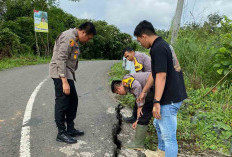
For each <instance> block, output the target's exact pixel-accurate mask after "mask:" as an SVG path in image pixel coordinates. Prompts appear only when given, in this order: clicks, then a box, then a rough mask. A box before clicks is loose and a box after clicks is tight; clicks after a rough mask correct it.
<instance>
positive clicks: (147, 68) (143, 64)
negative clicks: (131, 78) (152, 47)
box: [134, 51, 151, 72]
mask: <svg viewBox="0 0 232 157" xmlns="http://www.w3.org/2000/svg"><path fill="white" fill-rule="evenodd" d="M134 65H135V71H136V72H151V58H150V57H149V56H148V55H146V54H144V53H141V52H138V51H135V56H134Z"/></svg>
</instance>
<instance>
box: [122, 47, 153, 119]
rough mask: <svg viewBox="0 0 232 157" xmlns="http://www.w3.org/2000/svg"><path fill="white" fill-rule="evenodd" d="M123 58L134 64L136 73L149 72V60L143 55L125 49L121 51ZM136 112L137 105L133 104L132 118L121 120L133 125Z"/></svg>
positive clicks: (130, 49) (127, 48)
mask: <svg viewBox="0 0 232 157" xmlns="http://www.w3.org/2000/svg"><path fill="white" fill-rule="evenodd" d="M123 56H124V57H125V58H126V59H127V60H129V61H132V62H134V67H135V71H136V73H138V72H151V58H150V57H149V56H148V55H146V54H145V53H141V52H138V51H134V50H133V49H132V48H130V47H126V48H125V49H124V50H123ZM136 112H137V105H136V104H135V105H134V107H133V111H132V116H131V117H123V120H124V121H125V122H127V123H134V122H135V121H136V118H137V115H136Z"/></svg>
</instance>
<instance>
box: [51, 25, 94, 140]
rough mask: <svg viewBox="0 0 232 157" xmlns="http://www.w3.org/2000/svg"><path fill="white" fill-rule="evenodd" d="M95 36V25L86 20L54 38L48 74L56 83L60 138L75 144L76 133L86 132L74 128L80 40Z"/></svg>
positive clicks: (56, 108)
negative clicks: (76, 73)
mask: <svg viewBox="0 0 232 157" xmlns="http://www.w3.org/2000/svg"><path fill="white" fill-rule="evenodd" d="M94 35H96V30H95V26H94V25H93V24H92V23H91V22H86V23H83V24H81V25H80V26H79V27H78V28H73V29H69V30H67V31H64V32H62V33H61V34H60V35H59V36H58V37H57V39H56V41H55V45H54V49H53V56H52V60H51V62H50V65H49V74H50V77H51V78H52V79H53V81H54V85H55V122H56V126H57V128H58V135H57V138H56V140H57V141H60V142H65V143H76V142H77V140H76V139H75V138H74V137H73V136H77V135H84V132H83V131H80V130H76V129H75V128H74V119H75V118H76V112H77V106H78V96H77V92H76V89H75V85H74V81H76V78H75V71H76V70H77V68H78V57H79V55H80V49H79V43H86V42H88V41H89V40H91V39H92V38H93V36H94ZM65 123H66V124H67V128H66V125H65Z"/></svg>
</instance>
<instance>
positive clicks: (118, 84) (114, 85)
mask: <svg viewBox="0 0 232 157" xmlns="http://www.w3.org/2000/svg"><path fill="white" fill-rule="evenodd" d="M121 84H122V81H121V80H113V81H112V83H111V91H112V93H115V91H116V87H118V86H120V85H121Z"/></svg>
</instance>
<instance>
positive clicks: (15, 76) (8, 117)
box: [0, 61, 117, 157]
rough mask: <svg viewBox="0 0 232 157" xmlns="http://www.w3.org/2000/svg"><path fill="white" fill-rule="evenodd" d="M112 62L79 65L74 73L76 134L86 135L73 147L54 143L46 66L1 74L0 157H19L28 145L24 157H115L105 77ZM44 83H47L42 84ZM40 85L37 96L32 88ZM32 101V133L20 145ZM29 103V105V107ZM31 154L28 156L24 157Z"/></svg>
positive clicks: (51, 88) (50, 84)
mask: <svg viewBox="0 0 232 157" xmlns="http://www.w3.org/2000/svg"><path fill="white" fill-rule="evenodd" d="M115 62H116V61H83V62H80V63H79V69H78V70H77V72H76V76H77V83H76V89H77V93H78V96H79V107H78V112H77V118H76V120H75V123H76V128H77V129H81V130H83V131H85V135H84V136H82V137H78V138H77V139H78V142H77V144H72V145H69V144H64V143H60V142H56V140H55V138H56V134H57V129H56V126H55V123H54V97H55V96H54V85H53V81H52V80H51V79H50V78H48V64H44V65H36V66H26V67H20V68H14V69H10V70H5V71H1V72H0V89H1V91H0V152H1V153H0V157H16V156H20V157H21V156H22V154H23V153H24V152H23V153H22V154H21V155H20V146H21V147H22V148H24V147H25V146H22V145H27V144H28V143H29V144H30V145H29V149H30V150H29V151H28V150H26V151H27V153H26V154H24V156H28V155H30V156H32V157H64V156H77V157H78V156H81V157H82V156H83V157H91V156H94V157H95V156H96V157H102V156H105V157H107V156H113V154H114V149H115V145H114V143H113V140H112V127H113V124H115V123H116V122H117V119H116V116H115V112H114V108H115V107H116V106H117V102H116V101H115V99H114V98H113V95H112V94H111V92H110V86H109V84H108V74H107V73H108V71H109V70H110V67H111V66H112V65H113V64H114V63H115ZM45 79H46V80H45ZM43 80H44V83H43V84H41V87H40V88H39V90H38V91H37V95H36V96H34V97H33V96H31V95H32V93H33V91H34V90H35V88H36V87H37V86H38V85H39V84H40V83H41V82H42V81H43ZM31 98H34V101H33V103H32V104H33V108H32V110H31V111H32V112H31V117H30V119H29V121H28V122H27V123H26V124H25V126H29V127H30V132H29V134H27V135H26V136H25V137H27V138H28V139H29V141H26V144H25V143H24V142H25V141H21V142H20V140H21V132H22V127H23V124H22V123H23V119H24V114H25V109H26V106H27V104H28V103H29V102H28V100H29V99H31ZM30 103H31V102H30ZM28 152H29V154H28Z"/></svg>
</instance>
